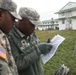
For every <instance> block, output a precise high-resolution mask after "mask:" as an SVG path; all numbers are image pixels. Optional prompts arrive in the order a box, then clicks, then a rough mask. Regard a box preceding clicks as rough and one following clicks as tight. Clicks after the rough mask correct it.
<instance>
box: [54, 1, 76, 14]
mask: <svg viewBox="0 0 76 75" xmlns="http://www.w3.org/2000/svg"><path fill="white" fill-rule="evenodd" d="M73 10H76V2H69V3H67V4H66V5H65V6H64V7H63V8H62V9H60V10H59V11H58V12H56V13H55V14H59V13H63V12H68V11H73Z"/></svg>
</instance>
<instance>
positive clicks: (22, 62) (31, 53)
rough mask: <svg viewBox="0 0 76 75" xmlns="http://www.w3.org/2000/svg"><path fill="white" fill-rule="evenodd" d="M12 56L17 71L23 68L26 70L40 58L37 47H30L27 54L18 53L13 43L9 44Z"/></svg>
mask: <svg viewBox="0 0 76 75" xmlns="http://www.w3.org/2000/svg"><path fill="white" fill-rule="evenodd" d="M10 45H11V49H12V54H13V57H14V59H15V62H16V65H17V67H18V70H19V71H21V70H23V69H25V68H27V67H28V66H29V65H31V64H32V63H34V62H35V61H36V60H37V59H38V58H39V57H40V54H41V53H40V51H39V49H36V48H38V47H34V48H33V47H32V48H31V50H27V51H28V52H26V53H24V52H22V53H21V52H20V53H19V52H18V48H17V47H16V46H15V44H14V43H13V42H10Z"/></svg>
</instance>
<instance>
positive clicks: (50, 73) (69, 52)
mask: <svg viewBox="0 0 76 75" xmlns="http://www.w3.org/2000/svg"><path fill="white" fill-rule="evenodd" d="M36 34H37V35H38V38H39V39H40V41H41V42H46V40H47V39H48V38H51V39H52V38H53V37H54V36H55V35H57V34H59V35H61V36H63V37H65V41H64V42H63V43H62V44H61V45H60V46H59V47H58V49H57V51H56V53H55V55H54V56H53V57H52V59H50V60H49V61H48V62H47V63H46V64H45V65H44V72H45V75H54V73H55V70H56V69H57V68H58V67H59V66H60V65H61V64H64V65H66V66H67V67H68V68H70V72H69V74H68V75H76V56H75V54H74V46H75V44H76V31H75V30H65V31H64V30H62V31H57V30H55V31H36Z"/></svg>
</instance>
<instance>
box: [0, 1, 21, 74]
mask: <svg viewBox="0 0 76 75" xmlns="http://www.w3.org/2000/svg"><path fill="white" fill-rule="evenodd" d="M16 8H17V5H16V4H15V3H14V2H13V1H12V0H0V9H1V10H2V11H5V10H6V12H9V13H10V14H11V15H12V16H13V17H14V18H18V19H21V17H20V16H19V15H18V14H17V13H16ZM13 17H11V18H13ZM2 21H4V20H2ZM12 22H13V21H12ZM1 24H2V22H1ZM3 24H4V23H3ZM0 26H2V25H0ZM1 30H2V29H0V75H18V72H17V67H16V65H15V62H14V59H13V57H12V54H11V49H10V45H9V42H8V38H7V36H6V35H5V34H4V33H3V32H2V31H1Z"/></svg>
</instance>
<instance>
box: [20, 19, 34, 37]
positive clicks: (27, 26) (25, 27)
mask: <svg viewBox="0 0 76 75" xmlns="http://www.w3.org/2000/svg"><path fill="white" fill-rule="evenodd" d="M20 25H21V30H22V32H23V33H24V34H25V35H27V36H29V35H30V34H31V33H33V32H34V30H35V25H33V24H32V23H31V22H30V21H29V20H28V19H22V21H21V24H20Z"/></svg>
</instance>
